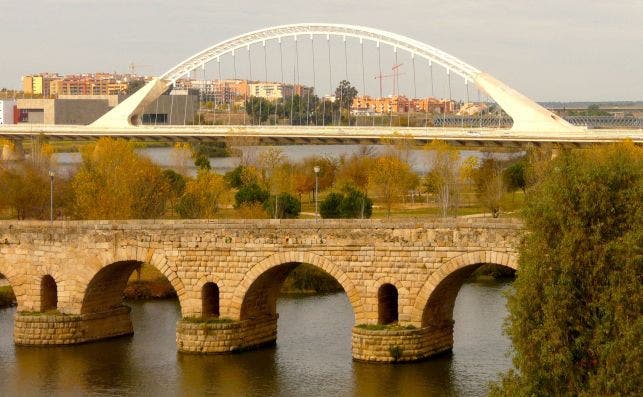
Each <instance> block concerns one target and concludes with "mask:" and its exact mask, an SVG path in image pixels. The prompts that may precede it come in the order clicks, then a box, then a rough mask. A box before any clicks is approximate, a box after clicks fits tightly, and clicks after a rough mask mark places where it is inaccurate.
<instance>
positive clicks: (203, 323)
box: [0, 218, 522, 362]
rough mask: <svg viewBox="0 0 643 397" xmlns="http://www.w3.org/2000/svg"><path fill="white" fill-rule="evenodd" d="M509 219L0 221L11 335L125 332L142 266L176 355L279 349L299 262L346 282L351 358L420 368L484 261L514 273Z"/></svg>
mask: <svg viewBox="0 0 643 397" xmlns="http://www.w3.org/2000/svg"><path fill="white" fill-rule="evenodd" d="M521 232H522V226H521V224H520V223H519V221H517V220H514V219H475V218H470V219H450V220H434V221H411V220H409V221H383V220H342V221H339V220H323V221H317V222H315V221H312V220H310V221H309V220H277V221H275V220H210V221H207V220H202V221H173V220H159V221H74V222H65V221H60V222H53V224H50V223H49V222H32V221H22V222H19V221H1V222H0V273H1V274H3V275H5V276H6V278H7V280H8V282H9V283H10V284H11V286H12V287H13V289H14V292H15V295H16V298H17V301H18V309H17V314H16V316H15V324H14V340H15V343H16V344H20V345H39V346H41V345H67V344H76V343H83V342H90V341H94V340H98V339H104V338H109V337H115V336H121V335H128V334H131V333H132V332H133V331H132V324H131V321H130V316H129V308H128V307H127V306H125V305H124V304H123V298H122V295H123V290H124V289H125V286H126V284H127V281H128V279H129V277H130V275H131V273H132V272H133V271H134V270H135V269H136V268H137V267H138V266H139V265H140V264H142V263H147V264H150V265H152V266H154V267H155V268H156V269H158V270H159V271H160V272H161V273H162V274H163V275H164V276H165V277H167V279H168V280H169V281H170V283H171V284H172V286H173V287H174V289H175V290H176V292H177V295H178V300H179V304H180V307H181V317H182V319H181V320H180V321H179V322H178V324H177V337H176V342H177V347H178V349H179V350H180V351H182V352H189V353H230V352H236V351H241V350H246V349H252V348H257V347H260V346H265V345H271V344H274V343H275V342H276V340H277V318H278V313H277V308H276V302H277V298H278V296H279V292H280V290H281V286H282V284H283V282H284V280H285V279H286V277H287V276H288V274H289V273H290V271H292V270H293V269H294V268H295V267H296V266H297V265H299V264H301V263H307V264H310V265H313V266H315V267H317V268H319V269H321V270H323V271H325V272H326V273H328V274H330V275H331V276H332V277H334V278H335V279H336V280H337V281H338V282H339V284H340V285H341V286H342V287H343V289H344V291H345V292H346V295H347V297H348V300H349V301H350V304H351V307H352V309H353V313H354V317H355V323H354V327H353V335H352V345H353V347H352V353H353V357H354V359H356V360H364V361H378V362H393V361H414V360H419V359H423V358H426V357H429V356H431V355H434V354H437V353H441V352H444V351H448V350H450V349H451V348H452V346H453V306H454V303H455V298H456V295H457V293H458V291H459V289H460V286H461V285H462V283H463V282H464V281H465V279H466V278H467V277H468V276H469V275H470V274H471V273H472V272H473V271H474V270H475V269H476V268H477V267H479V266H480V265H482V264H486V263H489V264H497V265H501V266H506V267H509V268H512V269H516V266H517V264H516V263H517V262H516V252H515V247H516V246H517V243H518V241H519V239H520V234H521Z"/></svg>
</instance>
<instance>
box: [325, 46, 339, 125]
mask: <svg viewBox="0 0 643 397" xmlns="http://www.w3.org/2000/svg"><path fill="white" fill-rule="evenodd" d="M326 47H328V90H329V95H331V96H332V95H333V69H332V66H331V62H330V35H326ZM335 100H337V98H335ZM334 113H335V112H333V106H332V105H331V107H330V124H331V125H334V124H335V114H334Z"/></svg>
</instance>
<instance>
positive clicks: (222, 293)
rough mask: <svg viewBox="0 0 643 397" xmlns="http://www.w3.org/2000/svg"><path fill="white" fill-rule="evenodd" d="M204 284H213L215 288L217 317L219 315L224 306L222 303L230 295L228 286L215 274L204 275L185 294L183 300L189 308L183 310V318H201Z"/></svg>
mask: <svg viewBox="0 0 643 397" xmlns="http://www.w3.org/2000/svg"><path fill="white" fill-rule="evenodd" d="M206 284H214V285H216V286H217V289H218V295H219V299H218V300H219V314H218V315H217V316H219V315H221V310H222V309H223V307H224V306H225V305H224V304H222V303H224V302H225V299H226V298H229V295H230V294H231V293H230V291H229V289H228V285H227V283H226V282H225V280H224V279H223V278H221V277H218V276H217V275H215V274H206V275H203V276H201V277H199V279H198V280H197V282H196V283H195V284H193V285H192V286H191V287H190V288H189V290H188V291H187V292H186V293H185V300H186V301H189V302H190V308H186V309H185V310H184V313H183V314H184V316H195V317H199V316H203V315H204V314H203V309H204V306H203V303H204V302H203V288H204V286H205V285H206Z"/></svg>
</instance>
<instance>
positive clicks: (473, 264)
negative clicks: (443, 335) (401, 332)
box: [411, 251, 518, 326]
mask: <svg viewBox="0 0 643 397" xmlns="http://www.w3.org/2000/svg"><path fill="white" fill-rule="evenodd" d="M483 264H493V265H500V266H505V267H508V268H511V269H513V270H517V269H518V261H517V257H516V255H514V254H512V253H507V252H496V251H474V252H468V253H465V254H462V255H460V256H456V257H454V258H452V259H450V260H449V261H448V262H446V263H444V264H443V265H442V266H440V267H439V268H438V269H437V270H435V271H434V272H433V273H432V274H431V276H430V277H429V278H428V280H427V281H426V282H425V283H424V285H423V286H422V288H421V289H420V292H419V293H418V295H417V298H416V299H415V304H414V305H413V311H412V313H411V322H412V323H413V325H416V326H427V325H436V326H443V325H445V324H442V323H445V322H446V323H448V322H450V323H452V322H453V320H452V319H453V305H454V304H455V298H456V296H457V294H458V291H459V290H460V287H461V286H462V283H464V281H465V280H466V279H467V278H468V277H469V276H470V275H471V273H473V272H474V271H475V270H476V269H477V268H478V267H480V266H481V265H483ZM436 321H437V322H439V323H441V324H435V322H436Z"/></svg>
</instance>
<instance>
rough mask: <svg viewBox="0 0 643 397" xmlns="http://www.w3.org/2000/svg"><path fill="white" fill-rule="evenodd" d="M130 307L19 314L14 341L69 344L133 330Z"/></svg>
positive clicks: (38, 343) (15, 319) (34, 344)
mask: <svg viewBox="0 0 643 397" xmlns="http://www.w3.org/2000/svg"><path fill="white" fill-rule="evenodd" d="M129 315H130V308H129V307H126V306H122V307H120V308H118V309H115V310H111V311H109V312H105V313H96V314H91V315H37V314H20V313H17V314H16V316H15V318H14V322H15V323H14V331H13V340H14V342H15V343H16V344H17V345H31V346H37V345H70V344H76V343H84V342H90V341H93V340H97V339H104V338H109V337H115V336H122V335H130V334H132V333H133V332H134V331H133V329H132V322H131V321H130V316H129Z"/></svg>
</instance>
